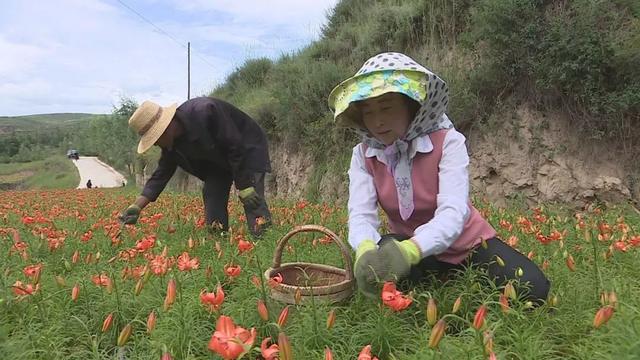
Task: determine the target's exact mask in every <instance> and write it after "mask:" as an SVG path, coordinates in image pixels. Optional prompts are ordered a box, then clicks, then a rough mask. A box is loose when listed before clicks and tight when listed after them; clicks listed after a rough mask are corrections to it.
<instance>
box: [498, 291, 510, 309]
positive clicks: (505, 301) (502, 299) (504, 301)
mask: <svg viewBox="0 0 640 360" xmlns="http://www.w3.org/2000/svg"><path fill="white" fill-rule="evenodd" d="M500 308H502V312H503V313H505V314H506V313H508V312H509V300H508V299H507V297H506V296H505V295H504V294H500Z"/></svg>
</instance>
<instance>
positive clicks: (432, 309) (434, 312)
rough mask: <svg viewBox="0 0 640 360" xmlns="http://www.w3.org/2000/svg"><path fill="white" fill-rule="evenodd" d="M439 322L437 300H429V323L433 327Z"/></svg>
mask: <svg viewBox="0 0 640 360" xmlns="http://www.w3.org/2000/svg"><path fill="white" fill-rule="evenodd" d="M437 320H438V307H437V306H436V302H435V300H433V298H429V302H428V303H427V322H428V323H429V325H431V326H433V324H435V323H436V321H437Z"/></svg>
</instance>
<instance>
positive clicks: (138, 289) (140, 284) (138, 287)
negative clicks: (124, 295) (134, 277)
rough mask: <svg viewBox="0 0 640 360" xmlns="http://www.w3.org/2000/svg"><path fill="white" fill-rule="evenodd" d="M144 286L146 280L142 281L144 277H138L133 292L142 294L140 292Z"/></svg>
mask: <svg viewBox="0 0 640 360" xmlns="http://www.w3.org/2000/svg"><path fill="white" fill-rule="evenodd" d="M143 287H144V281H142V278H140V279H138V282H137V283H136V287H135V289H134V291H133V293H134V294H135V295H136V296H138V295H140V292H142V288H143Z"/></svg>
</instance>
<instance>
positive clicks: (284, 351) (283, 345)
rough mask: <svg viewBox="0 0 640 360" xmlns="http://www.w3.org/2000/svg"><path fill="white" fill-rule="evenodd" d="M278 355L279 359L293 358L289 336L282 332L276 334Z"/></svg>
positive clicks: (291, 359) (288, 359) (290, 359)
mask: <svg viewBox="0 0 640 360" xmlns="http://www.w3.org/2000/svg"><path fill="white" fill-rule="evenodd" d="M278 349H279V350H280V352H279V353H278V355H279V356H278V357H279V359H280V360H293V350H292V349H291V343H290V342H289V338H288V337H287V335H285V334H284V333H283V332H281V333H280V334H278Z"/></svg>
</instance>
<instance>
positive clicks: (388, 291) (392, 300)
mask: <svg viewBox="0 0 640 360" xmlns="http://www.w3.org/2000/svg"><path fill="white" fill-rule="evenodd" d="M382 302H383V303H384V304H385V305H386V306H388V307H390V308H391V309H392V310H393V311H401V310H404V309H406V308H407V307H409V305H411V303H412V302H413V300H411V298H409V297H407V296H405V295H404V294H402V293H401V292H400V291H398V290H396V284H394V283H392V282H391V281H387V282H385V283H384V285H383V286H382Z"/></svg>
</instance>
